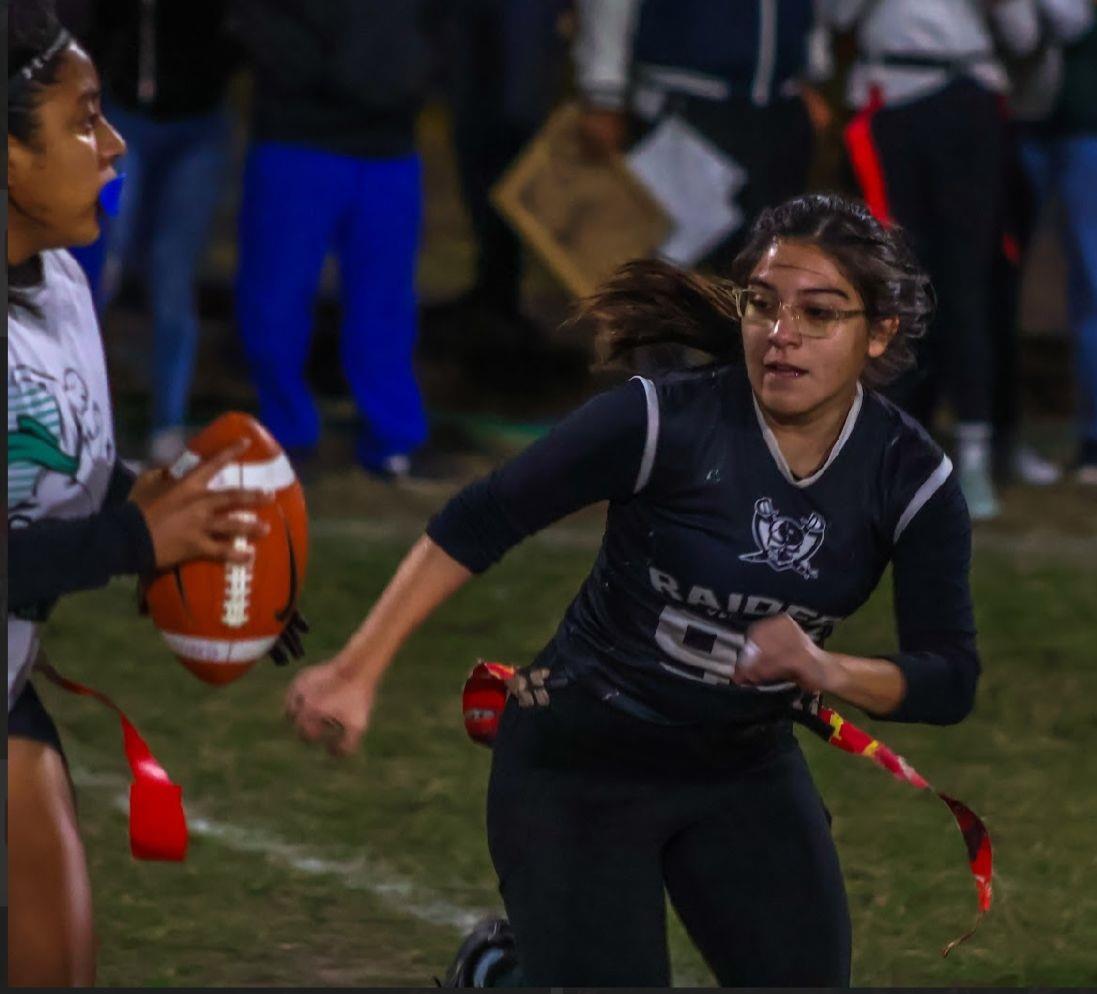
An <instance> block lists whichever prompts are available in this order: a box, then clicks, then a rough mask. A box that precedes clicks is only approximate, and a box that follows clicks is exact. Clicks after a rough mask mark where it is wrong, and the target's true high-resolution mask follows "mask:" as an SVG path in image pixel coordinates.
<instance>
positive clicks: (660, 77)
mask: <svg viewBox="0 0 1097 994" xmlns="http://www.w3.org/2000/svg"><path fill="white" fill-rule="evenodd" d="M578 11H579V30H578V33H577V35H576V39H575V44H574V49H573V51H574V59H575V67H576V81H577V84H578V88H579V90H580V92H581V93H582V94H583V96H584V98H585V99H586V100H587V101H588V102H589V103H591V104H594V105H596V106H601V107H623V106H625V104H626V102H627V91H628V90H629V89H630V87H631V89H632V90H633V95H634V99H635V97H636V96H637V95H638V93H639V92H640V91H644V90H646V91H653V92H660V93H675V92H677V93H684V94H689V95H692V96H695V97H699V98H701V99H705V100H714V101H721V100H728V99H735V100H744V99H745V100H750V101H751V102H752V103H754V104H755V105H756V106H759V107H762V106H766V105H768V104H770V103H772V102H773V101H774V100H777V99H780V98H781V97H785V96H790V95H792V93H793V92H794V91H795V90H796V87H797V84H798V83H799V81H801V80H803V79H805V78H811V77H813V76H815V75H818V74H819V73H820V70H821V69H822V67H821V66H817V65H815V64H814V63H815V62H816V61H817V60H816V59H813V56H817V55H818V53H817V52H815V51H814V49H813V44H812V43H813V38H814V37H815V34H816V32H815V29H816V28H817V27H818V26H819V25H818V21H817V17H816V10H815V3H814V0H779V2H776V0H580V2H579V4H578Z"/></svg>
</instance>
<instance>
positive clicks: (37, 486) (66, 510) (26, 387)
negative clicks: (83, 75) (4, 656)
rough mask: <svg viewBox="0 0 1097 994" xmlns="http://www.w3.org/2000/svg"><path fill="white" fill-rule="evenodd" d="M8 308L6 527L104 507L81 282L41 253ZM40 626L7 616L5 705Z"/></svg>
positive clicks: (102, 410)
mask: <svg viewBox="0 0 1097 994" xmlns="http://www.w3.org/2000/svg"><path fill="white" fill-rule="evenodd" d="M42 266H43V279H42V282H41V283H40V284H39V285H38V286H35V287H30V288H28V289H27V290H26V291H24V293H25V296H26V297H27V298H28V299H29V300H30V301H31V302H32V303H33V304H34V305H35V307H36V308H37V310H38V313H37V314H33V313H31V312H30V311H28V310H26V309H24V308H22V307H14V308H12V307H9V309H8V528H9V529H14V528H20V527H24V526H26V525H28V524H32V523H34V522H37V521H41V520H43V519H46V518H80V517H86V516H88V515H91V514H95V513H96V512H97V511H98V510H99V509H100V507H101V506H102V503H103V498H104V496H105V494H106V492H107V486H108V483H109V481H110V478H111V473H112V470H113V467H114V461H115V447H114V424H113V420H112V417H111V403H110V389H109V386H108V383H107V371H106V364H105V361H104V357H103V342H102V339H101V337H100V334H99V323H98V320H97V318H96V315H95V307H94V304H93V303H92V297H91V292H90V291H89V289H88V284H87V280H86V279H85V278H84V274H83V272H82V270H81V269H80V267H79V265H77V263H76V260H75V259H73V258H72V256H71V255H69V253H68V252H65V251H60V250H59V251H52V252H43V253H42ZM37 627H38V626H37V624H36V623H35V622H32V621H25V620H23V619H21V618H16V617H14V616H13V615H11V614H10V613H9V614H8V707H9V709H10V708H11V705H12V702H13V700H14V699H15V696H16V695H17V693H18V691H19V689H20V688H21V686H22V683H23V681H24V680H25V679H26V675H27V672H28V670H29V669H30V666H31V664H32V662H33V660H34V658H35V656H36V654H37V652H38V632H37Z"/></svg>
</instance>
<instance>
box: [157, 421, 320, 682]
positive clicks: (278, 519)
mask: <svg viewBox="0 0 1097 994" xmlns="http://www.w3.org/2000/svg"><path fill="white" fill-rule="evenodd" d="M241 438H248V439H250V440H251V445H250V446H249V447H248V448H247V450H246V451H245V452H244V453H243V455H242V456H241V458H240V460H239V462H235V463H231V464H230V465H228V466H226V467H225V468H224V469H222V470H221V471H220V472H218V474H217V475H216V476H215V477H214V478H213V479H212V480H211V481H210V484H209V486H210V489H213V490H225V489H233V488H245V489H248V490H268V491H271V492H272V493H273V494H274V500H273V502H271V503H270V504H265V505H262V506H259V507H256V508H254V509H251V510H248V511H241V512H240V513H241V514H248V515H255V516H257V517H258V518H260V519H262V520H264V521H266V523H267V524H268V525H270V531H269V532H268V533H267V535H265V536H264V537H263V538H260V539H255V540H249V539H246V538H243V537H240V538H237V539H236V541H237V543H238V547H239V548H246V547H249V546H250V547H252V548H253V549H254V555H253V556H252V559H251V562H250V563H248V564H237V563H218V562H212V561H209V560H194V561H192V562H188V563H184V564H182V565H181V566H176V567H175V568H174V569H170V570H166V571H164V572H163V573H160V574H158V575H157V576H156V578H155V579H154V580H153V581H152V583H151V584H149V586H148V588H147V591H146V596H147V600H148V607H149V614H150V615H151V617H152V620H153V622H154V623H155V625H156V627H157V628H158V629H159V630H160V633H161V634H162V635H163V636H164V640H165V641H166V642H167V644H168V647H169V648H170V649H171V651H172V652H173V653H175V655H176V656H177V657H178V658H179V661H180V662H181V663H182V664H183V665H184V666H186V668H187V669H189V670H190V671H191V672H192V673H193V674H194V675H195V676H197V677H199V678H200V679H202V680H205V681H206V682H207V683H212V684H225V683H230V682H231V681H233V680H236V679H238V678H239V677H241V676H243V675H244V674H245V673H246V672H247V671H248V670H249V669H251V667H252V666H253V665H254V663H255V662H256V660H258V659H261V658H262V657H263V656H264V655H265V654H266V653H267V652H268V651H269V650H270V648H271V647H272V646H273V645H274V643H275V642H276V641H277V639H278V636H279V635H280V634H281V632H282V629H283V628H284V627H285V625H286V623H287V622H288V621H289V619H290V618H291V617H292V616H293V613H294V611H295V609H296V607H297V600H298V598H299V597H300V594H301V586H302V584H303V582H304V578H305V568H306V566H307V562H308V513H307V511H306V508H305V494H304V491H303V490H302V488H301V484H300V483H299V482H298V480H297V477H296V476H295V474H294V472H293V467H292V466H291V465H290V462H289V460H288V459H287V458H286V454H285V453H284V452H283V451H282V449H281V446H279V444H278V443H277V442H276V441H275V440H274V438H273V437H272V436H271V434H270V432H268V431H267V430H266V429H265V428H264V427H263V426H262V425H261V424H260V423H259V422H258V421H256V420H255V419H254V418H252V417H250V416H249V415H247V414H241V413H239V412H236V411H231V412H229V413H227V414H224V415H222V416H221V417H219V418H218V419H217V420H216V421H214V422H213V423H212V424H210V425H209V426H208V427H206V428H205V429H204V430H203V431H201V432H200V433H199V434H198V435H196V436H195V437H194V438H192V439H191V440H190V442H188V443H187V449H186V451H185V452H183V454H182V455H181V456H180V457H179V459H178V460H177V461H176V462H175V464H174V465H173V466H172V467H171V468H170V470H169V472H170V473H171V474H172V475H173V476H175V477H177V478H181V477H183V476H184V475H186V474H187V473H188V472H189V471H190V470H191V469H193V468H194V467H195V466H197V465H198V464H199V463H200V462H202V461H203V460H205V459H208V458H209V457H210V456H213V455H216V454H217V453H218V452H220V451H221V450H222V449H224V448H226V447H227V446H229V445H231V444H232V443H233V442H236V441H237V440H239V439H241Z"/></svg>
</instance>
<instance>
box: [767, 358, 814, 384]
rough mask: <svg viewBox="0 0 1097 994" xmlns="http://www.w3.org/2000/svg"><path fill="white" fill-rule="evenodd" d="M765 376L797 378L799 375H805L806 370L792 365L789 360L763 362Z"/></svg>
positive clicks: (781, 378)
mask: <svg viewBox="0 0 1097 994" xmlns="http://www.w3.org/2000/svg"><path fill="white" fill-rule="evenodd" d="M763 368H764V369H765V371H766V375H767V376H773V377H775V378H776V379H778V380H797V379H799V378H800V377H801V376H807V372H808V371H807V370H806V369H801V368H800V367H799V366H794V365H792V363H790V362H767V363H763Z"/></svg>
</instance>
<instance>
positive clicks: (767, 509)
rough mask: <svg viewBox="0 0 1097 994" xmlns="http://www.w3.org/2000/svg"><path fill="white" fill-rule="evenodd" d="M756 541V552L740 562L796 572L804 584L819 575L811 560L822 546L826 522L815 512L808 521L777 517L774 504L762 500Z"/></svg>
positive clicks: (756, 507)
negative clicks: (762, 564)
mask: <svg viewBox="0 0 1097 994" xmlns="http://www.w3.org/2000/svg"><path fill="white" fill-rule="evenodd" d="M751 527H752V529H753V531H754V541H755V542H756V543H757V545H758V550H757V551H756V552H751V553H747V554H746V555H742V556H740V557H739V558H740V559H741V560H742V561H743V562H745V563H768V564H769V565H770V566H771V567H772V568H773V569H775V570H777V572H778V573H783V572H784V571H785V570H790V569H791V570H795V571H796V572H797V573H799V574H800V575H801V576H802V577H803V578H804V579H805V580H814V579H815V578H816V577H817V576H818V575H819V571H818V570H817V569H815V568H814V567H812V565H811V557H812V556H814V555H815V553H816V552H818V551H819V547H820V546H821V545H822V544H823V534H824V532H825V531H826V527H827V525H826V522H825V521H824V520H823V516H822V515H821V514H818V513H816V512H814V511H813V512H812V513H811V514H809V515H808V516H807V517H806V518H799V519H797V518H790V517H787V516H786V515H781V514H778V513H777V509H776V508H775V507H774V506H773V501H772V500H770V499H769V498H768V497H762V498H761V499H759V500H757V501H756V502H755V504H754V522H753V524H752V526H751Z"/></svg>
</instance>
